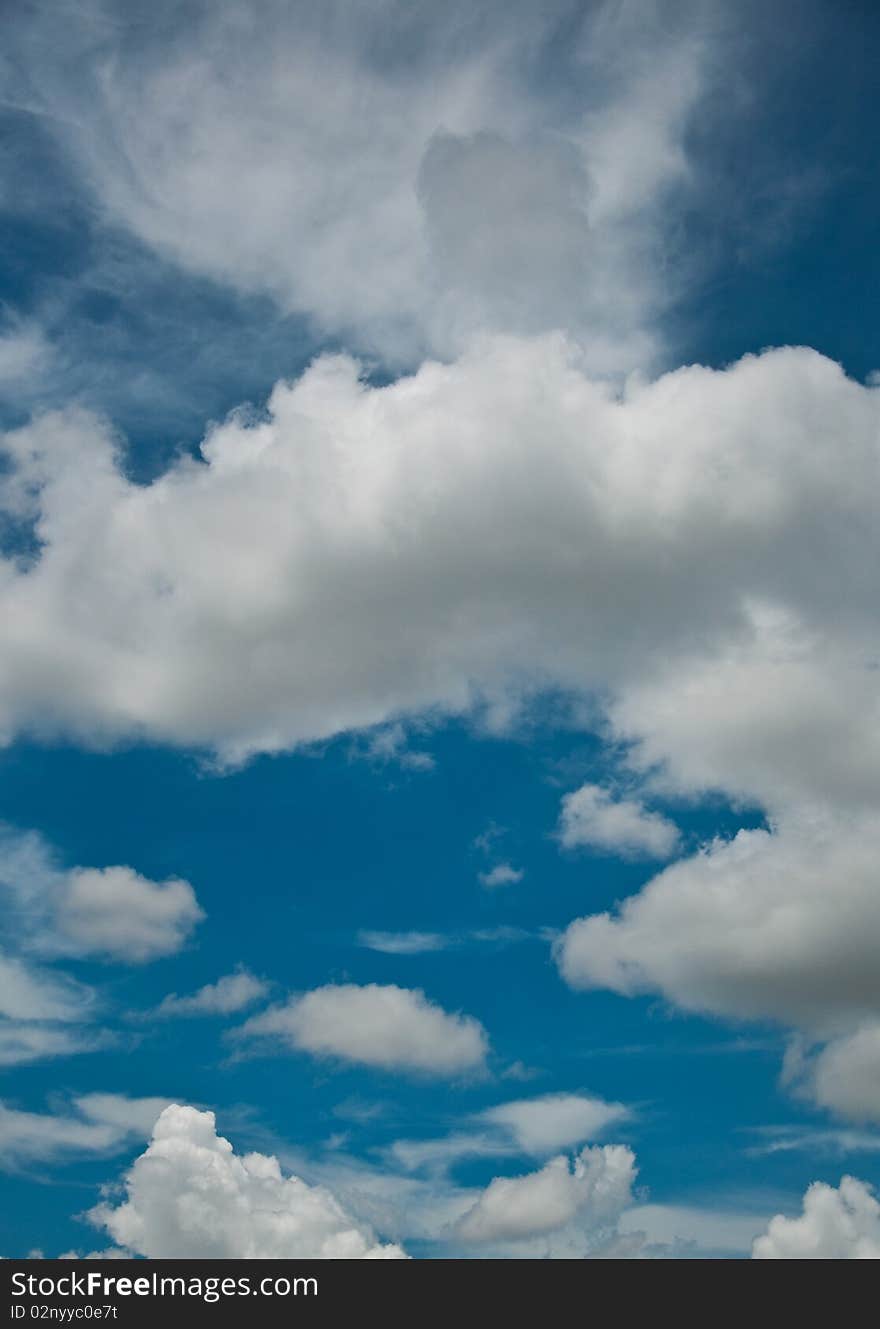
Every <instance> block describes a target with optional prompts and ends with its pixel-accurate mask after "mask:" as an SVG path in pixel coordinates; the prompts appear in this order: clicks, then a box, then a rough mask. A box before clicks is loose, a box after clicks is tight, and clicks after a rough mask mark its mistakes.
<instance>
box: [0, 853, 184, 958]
mask: <svg viewBox="0 0 880 1329" xmlns="http://www.w3.org/2000/svg"><path fill="white" fill-rule="evenodd" d="M0 886H2V887H5V888H6V890H7V891H8V892H9V893H10V895H11V897H12V907H13V911H14V913H15V915H16V922H17V926H18V928H19V941H20V944H21V945H23V946H26V947H29V948H31V949H36V950H39V951H41V952H42V953H44V954H47V955H69V956H97V957H99V958H103V959H109V960H117V961H123V962H127V963H129V964H144V963H146V962H148V961H150V960H155V959H158V958H159V957H161V956H164V955H171V954H173V953H174V952H175V951H178V950H180V948H181V947H182V946H183V944H184V943H185V941H186V939H187V937H188V936H189V934H190V932H191V931H192V929H193V928H194V927H195V925H196V924H197V923H199V922H200V921H201V920H202V919H203V918H204V913H203V911H202V909H201V908H200V906H199V904H198V902H197V900H196V897H195V892H194V891H193V888H192V886H190V884H189V882H186V881H180V880H177V879H173V880H170V881H166V882H161V883H160V882H153V881H150V880H149V879H148V878H146V877H142V876H141V875H140V874H139V873H137V872H135V871H134V870H133V869H132V868H129V867H121V866H119V867H107V868H79V867H77V868H70V869H67V870H62V869H60V868H59V867H58V866H57V864H56V862H55V859H54V856H53V854H52V853H51V851H50V849H49V847H48V845H46V843H45V841H44V840H43V839H42V838H41V837H40V836H39V835H36V834H34V833H33V832H31V833H27V834H22V833H19V832H15V831H12V830H10V829H9V828H0Z"/></svg>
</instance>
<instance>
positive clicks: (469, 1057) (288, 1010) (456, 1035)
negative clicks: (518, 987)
mask: <svg viewBox="0 0 880 1329" xmlns="http://www.w3.org/2000/svg"><path fill="white" fill-rule="evenodd" d="M240 1034H241V1035H243V1036H245V1037H254V1036H257V1037H264V1036H268V1037H273V1038H278V1039H280V1040H281V1041H282V1042H284V1043H287V1044H288V1045H289V1046H291V1047H293V1048H296V1049H297V1050H299V1051H302V1052H310V1053H312V1054H313V1055H314V1056H318V1057H337V1058H339V1059H340V1060H342V1061H352V1062H356V1063H360V1064H361V1065H365V1066H375V1067H378V1068H381V1069H383V1070H403V1071H415V1072H421V1073H425V1074H430V1075H458V1074H462V1073H464V1072H468V1071H475V1070H479V1069H480V1068H482V1067H483V1065H484V1063H485V1059H486V1053H487V1051H488V1047H489V1040H488V1036H487V1034H486V1031H485V1029H484V1028H483V1026H482V1025H481V1024H480V1023H479V1021H478V1020H475V1019H474V1018H473V1017H472V1016H469V1015H459V1014H450V1013H448V1012H447V1011H444V1010H443V1009H442V1008H441V1007H440V1006H438V1005H436V1004H435V1003H434V1002H432V1001H429V1000H428V998H427V997H426V996H425V994H424V992H421V991H419V990H417V989H415V990H413V989H409V988H400V987H396V986H394V985H393V984H392V985H386V986H383V985H380V984H377V983H368V984H366V985H365V986H363V987H360V986H358V985H357V984H354V983H344V984H338V985H334V984H331V985H328V986H327V987H321V988H316V989H314V990H313V991H312V992H307V993H305V994H304V995H303V996H300V997H294V998H292V999H291V1000H290V1001H289V1002H287V1003H286V1004H285V1005H282V1006H275V1007H272V1008H271V1009H270V1010H268V1011H264V1012H263V1013H262V1014H260V1015H256V1016H254V1017H253V1018H252V1019H250V1020H248V1021H247V1023H246V1024H245V1025H243V1026H242V1029H241V1030H240Z"/></svg>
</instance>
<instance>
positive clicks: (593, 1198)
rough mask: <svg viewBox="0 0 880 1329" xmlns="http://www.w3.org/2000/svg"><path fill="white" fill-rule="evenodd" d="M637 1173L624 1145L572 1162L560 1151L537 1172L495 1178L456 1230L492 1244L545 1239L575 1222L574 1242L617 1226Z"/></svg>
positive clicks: (605, 1147) (599, 1149) (585, 1153)
mask: <svg viewBox="0 0 880 1329" xmlns="http://www.w3.org/2000/svg"><path fill="white" fill-rule="evenodd" d="M635 1171H636V1169H635V1159H634V1157H633V1155H632V1153H631V1152H630V1150H629V1149H627V1148H625V1147H624V1146H623V1145H603V1146H601V1147H597V1148H593V1149H583V1150H582V1151H581V1152H580V1154H578V1155H577V1156H576V1158H575V1159H574V1160H573V1161H572V1162H569V1159H568V1158H566V1157H565V1156H564V1155H559V1156H558V1157H556V1158H552V1159H551V1160H550V1162H549V1163H547V1164H546V1166H545V1167H543V1168H541V1169H540V1171H538V1172H530V1173H527V1174H526V1175H525V1176H521V1177H496V1178H495V1180H494V1181H492V1182H490V1184H489V1185H488V1186H487V1187H486V1189H485V1191H483V1193H482V1194H481V1196H480V1198H479V1199H478V1200H477V1202H476V1204H475V1205H474V1206H473V1208H471V1209H470V1210H468V1212H467V1213H466V1214H464V1215H463V1217H462V1218H461V1219H460V1220H459V1222H458V1225H457V1232H458V1234H459V1236H460V1237H462V1238H463V1239H464V1240H465V1241H467V1242H477V1243H481V1244H484V1243H485V1244H489V1243H496V1242H497V1243H504V1242H511V1241H513V1242H518V1241H524V1240H530V1239H533V1238H536V1237H542V1236H544V1235H545V1234H547V1233H553V1232H557V1231H559V1230H560V1229H563V1228H567V1227H569V1226H570V1225H572V1224H574V1223H575V1220H577V1229H578V1231H577V1234H576V1236H575V1240H583V1238H584V1237H585V1236H586V1235H587V1234H591V1235H592V1234H593V1233H595V1232H600V1233H601V1232H607V1231H608V1230H613V1229H614V1227H615V1226H616V1224H617V1221H618V1219H619V1218H620V1215H621V1214H622V1213H623V1211H624V1209H626V1207H627V1206H628V1205H629V1203H630V1202H631V1199H632V1185H633V1181H634V1180H635ZM584 1253H585V1252H584Z"/></svg>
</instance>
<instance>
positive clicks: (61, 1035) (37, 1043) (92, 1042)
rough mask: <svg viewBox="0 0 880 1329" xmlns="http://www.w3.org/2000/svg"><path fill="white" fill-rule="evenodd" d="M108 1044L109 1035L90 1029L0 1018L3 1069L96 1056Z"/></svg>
mask: <svg viewBox="0 0 880 1329" xmlns="http://www.w3.org/2000/svg"><path fill="white" fill-rule="evenodd" d="M108 1041H110V1040H109V1039H108V1037H107V1036H106V1035H102V1034H101V1033H98V1032H95V1031H94V1030H90V1029H82V1028H75V1027H71V1026H70V1025H50V1024H40V1023H38V1022H36V1021H32V1020H5V1019H2V1018H0V1066H20V1065H24V1064H26V1063H27V1062H30V1061H43V1060H45V1059H46V1058H50V1057H71V1056H75V1055H76V1054H77V1053H81V1052H94V1051H95V1050H96V1049H98V1048H100V1047H103V1046H105V1045H106V1044H107V1042H108Z"/></svg>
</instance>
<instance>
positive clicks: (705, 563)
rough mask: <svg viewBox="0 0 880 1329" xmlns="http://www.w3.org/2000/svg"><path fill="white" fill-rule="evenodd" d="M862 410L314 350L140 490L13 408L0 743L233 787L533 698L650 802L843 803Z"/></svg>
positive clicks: (704, 374) (852, 707) (855, 720)
mask: <svg viewBox="0 0 880 1329" xmlns="http://www.w3.org/2000/svg"><path fill="white" fill-rule="evenodd" d="M878 411H880V397H878V394H877V392H876V390H875V389H871V388H866V387H864V386H862V385H860V384H858V383H855V382H852V381H851V380H848V379H847V378H846V377H845V375H844V374H843V373H842V371H841V370H840V368H839V366H837V365H835V364H833V363H832V362H831V361H829V360H827V359H825V358H823V357H822V356H820V355H817V354H816V353H815V352H811V351H808V350H805V349H803V348H787V349H784V350H778V351H773V352H768V353H766V354H763V355H761V356H754V357H747V358H746V359H744V360H742V361H740V362H739V363H737V364H735V365H732V366H731V367H729V368H728V369H726V370H723V371H712V370H708V369H704V368H701V367H698V366H689V367H687V368H683V369H680V370H677V371H676V372H675V373H670V374H665V375H663V376H662V377H660V378H658V379H656V380H655V381H654V382H650V383H647V382H637V381H633V382H632V383H630V384H628V385H627V387H626V391H625V392H622V393H621V392H617V391H615V390H614V389H613V388H612V387H611V386H610V385H609V384H608V383H607V382H606V381H596V380H594V379H591V378H590V377H589V376H588V375H587V374H585V372H584V369H583V364H582V362H581V360H580V359H579V357H578V354H577V353H576V352H575V351H574V350H573V349H572V347H571V346H570V345H569V344H567V343H566V342H565V341H564V340H563V339H562V338H560V337H554V336H548V337H543V338H539V339H537V340H536V339H527V340H524V339H515V338H510V337H505V338H495V339H489V340H486V341H481V342H480V344H479V345H478V346H475V347H474V348H473V349H471V350H469V351H468V352H467V353H466V354H464V355H462V356H461V357H460V358H459V359H458V360H456V361H454V362H452V363H442V364H441V363H435V362H426V363H425V364H423V365H422V367H421V368H420V369H419V370H418V372H417V373H415V374H413V375H411V376H409V377H405V378H400V379H398V380H396V381H395V382H393V383H390V384H387V385H384V386H371V385H368V384H366V383H365V382H364V381H363V377H362V369H361V367H360V366H359V365H358V364H357V363H355V362H354V361H352V360H351V359H350V358H347V357H345V356H328V357H323V358H321V359H319V360H318V361H316V362H315V363H314V364H313V365H312V366H311V367H310V368H309V369H308V370H307V371H306V372H305V373H304V374H303V375H302V376H301V377H300V378H299V379H298V380H297V381H296V382H293V383H280V384H278V385H277V386H276V388H275V389H274V391H273V392H272V394H271V397H270V399H269V401H268V403H267V408H266V411H265V413H261V414H260V416H259V417H258V418H255V417H254V416H253V415H245V414H242V413H237V414H234V415H233V416H231V417H230V418H229V419H227V420H226V421H225V422H223V423H222V424H221V425H219V426H218V427H216V428H213V429H212V430H211V431H210V433H209V434H208V436H207V437H206V438H205V440H204V442H203V444H202V446H201V456H200V459H199V460H198V462H197V463H195V464H194V463H193V461H192V459H191V458H189V457H187V458H186V459H183V458H181V459H179V460H177V461H175V462H174V463H173V464H172V465H171V466H170V467H169V468H168V469H167V470H166V471H165V472H164V473H163V474H161V475H159V476H157V477H156V478H155V479H154V480H153V481H152V482H151V483H150V484H146V485H144V484H136V483H134V482H133V481H132V480H131V479H130V477H128V476H127V475H126V474H125V472H124V468H123V466H122V462H121V459H120V449H119V447H118V440H117V439H116V438H115V437H114V435H113V433H112V431H111V430H110V429H109V428H108V427H107V426H106V424H104V423H102V422H101V421H100V420H98V419H96V418H94V417H92V416H89V415H87V414H85V413H83V412H82V411H74V410H69V411H64V412H56V413H55V414H50V415H45V416H41V417H40V418H39V419H37V420H35V421H33V422H32V423H31V424H29V425H27V426H25V427H23V428H22V429H19V430H15V431H12V432H11V433H9V434H7V435H6V436H5V438H4V443H3V446H4V449H5V451H6V452H7V454H8V468H7V472H6V473H5V474H4V487H3V491H2V492H3V501H4V502H5V503H6V505H7V506H12V507H13V508H14V509H15V508H16V505H18V508H23V509H24V510H25V512H26V515H28V517H29V518H30V519H32V520H33V523H34V533H35V536H36V540H35V549H34V554H33V557H32V559H31V560H30V562H29V563H28V564H27V566H26V567H25V566H24V565H22V564H21V563H20V561H17V560H15V559H11V558H7V559H6V560H5V561H3V563H2V566H0V619H2V622H3V625H4V650H3V654H2V657H0V734H2V735H3V736H5V737H6V738H8V739H11V738H12V737H14V736H15V735H16V734H19V733H34V734H39V735H42V736H45V737H51V736H57V735H59V734H61V735H65V736H68V737H70V736H72V737H74V738H77V739H83V738H86V739H89V740H90V741H92V742H104V743H106V742H110V741H112V740H114V739H120V738H130V737H132V736H142V737H144V738H147V739H149V740H151V741H155V742H162V743H174V744H179V745H186V746H194V747H197V748H204V749H210V750H211V751H212V752H214V753H215V754H216V755H217V756H218V757H219V759H220V760H223V761H226V762H230V763H231V762H236V761H242V760H245V759H247V758H248V757H249V756H251V755H253V754H254V753H256V752H266V751H279V750H284V749H287V748H290V747H294V746H296V745H297V744H301V743H305V742H309V741H313V740H320V739H323V738H327V737H329V736H330V735H335V734H339V733H341V732H351V731H354V730H359V731H368V730H372V729H374V728H375V726H377V725H378V726H382V725H387V724H389V723H393V722H394V721H395V719H396V718H399V717H401V716H403V717H412V716H414V715H424V714H431V715H433V716H436V717H438V718H441V717H443V716H446V715H450V714H453V715H454V714H459V715H460V714H463V713H468V712H470V711H472V709H473V706H474V704H475V702H476V703H478V702H480V701H481V700H482V699H485V698H489V699H497V700H498V704H499V706H500V705H501V704H502V703H510V707H512V708H513V709H514V713H515V703H516V702H518V701H521V700H522V696H523V692H524V691H526V692H528V690H529V689H530V688H533V687H535V686H538V685H539V683H540V685H542V686H544V685H546V686H547V687H550V688H556V689H562V690H564V691H565V692H567V693H574V694H576V695H577V696H579V697H584V696H589V697H593V698H599V699H601V701H600V702H597V706H598V707H599V713H598V715H597V719H598V721H599V722H600V723H602V722H605V723H606V724H607V730H606V732H608V733H610V735H611V737H612V738H613V739H614V740H615V741H616V740H618V739H619V740H621V741H622V742H623V743H625V744H626V745H628V747H627V751H628V753H629V756H630V758H631V760H632V761H633V762H634V763H636V764H637V766H638V769H639V770H641V769H643V768H645V769H647V768H650V769H651V770H657V769H662V771H663V772H664V779H668V780H669V781H670V782H672V783H673V784H674V785H675V787H676V788H678V789H680V790H682V791H686V792H691V793H693V792H700V791H703V790H705V789H707V788H709V789H717V790H722V791H727V792H728V793H731V794H734V795H735V796H738V797H741V798H743V799H748V798H751V799H752V800H755V799H757V800H758V801H764V800H769V801H770V802H771V803H772V810H773V811H774V813H776V812H778V810H779V808H778V805H779V804H780V802H781V801H783V802H791V801H792V800H795V799H803V798H804V797H805V796H807V795H809V796H810V797H813V798H817V797H820V796H821V797H822V798H827V799H831V800H832V801H835V802H837V803H839V804H842V805H847V806H848V805H850V804H853V803H858V802H859V801H861V802H865V801H868V802H871V801H873V800H874V799H875V797H876V787H877V768H878V750H880V743H878V739H877V734H878V732H880V731H878V727H877V724H876V715H877V700H876V673H875V671H874V669H873V663H872V662H873V661H874V660H875V659H876V658H877V649H876V648H877V632H876V604H875V588H874V586H873V584H872V582H871V578H870V576H869V575H868V571H867V569H868V568H870V567H872V566H875V565H876V561H877V557H878V545H880V536H878V534H877V531H878V529H880V523H878V522H877V514H876V510H875V509H876V493H877V476H878V470H880V463H878V460H877V455H876V441H875V440H876V432H877V420H878ZM414 440H415V442H414ZM220 532H222V538H221V535H220ZM523 532H528V539H527V540H524V539H523V538H521V536H522V533H523ZM841 585H846V587H847V597H846V611H845V612H844V611H843V608H842V606H841V603H840V596H839V594H837V593H836V592H837V590H838V588H839V587H840V586H841ZM841 679H844V680H845V681H846V685H845V686H842V685H841ZM502 709H503V707H502ZM605 811H607V809H605ZM637 820H638V819H637ZM654 834H655V835H656V829H655V832H654ZM666 834H667V836H669V837H670V838H671V832H666ZM640 843H643V841H640Z"/></svg>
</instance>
